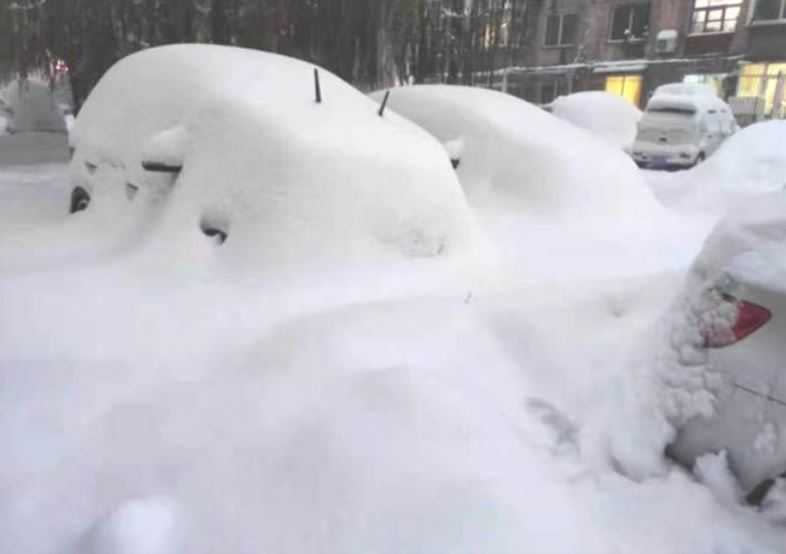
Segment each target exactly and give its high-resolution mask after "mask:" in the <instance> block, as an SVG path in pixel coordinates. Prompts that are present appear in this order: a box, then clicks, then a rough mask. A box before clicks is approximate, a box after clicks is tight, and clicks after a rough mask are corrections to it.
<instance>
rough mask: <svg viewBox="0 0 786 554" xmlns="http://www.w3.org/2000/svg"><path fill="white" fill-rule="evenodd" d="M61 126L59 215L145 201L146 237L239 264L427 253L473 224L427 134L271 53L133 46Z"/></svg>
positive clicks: (334, 80) (457, 240)
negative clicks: (64, 185)
mask: <svg viewBox="0 0 786 554" xmlns="http://www.w3.org/2000/svg"><path fill="white" fill-rule="evenodd" d="M130 90H133V94H131V93H129V92H128V91H130ZM70 135H71V136H70V143H71V146H72V148H73V149H74V151H73V158H72V161H71V168H70V169H71V175H72V181H73V192H72V197H71V211H83V210H85V208H87V210H86V213H85V214H80V218H84V217H90V212H96V211H97V212H102V211H103V212H107V211H108V212H111V213H113V214H117V215H119V214H120V213H121V212H122V211H123V210H130V209H136V208H133V207H134V206H140V205H145V206H147V205H150V206H152V207H151V210H152V209H153V208H156V209H158V210H159V211H160V214H159V215H157V216H156V218H155V220H156V221H155V229H156V232H155V233H154V235H155V237H157V238H156V240H158V239H159V238H161V239H163V240H170V241H173V240H174V241H185V242H183V248H181V251H188V250H201V249H203V245H204V244H211V243H213V242H218V243H220V244H221V245H222V248H221V249H220V254H219V253H216V254H215V255H217V256H221V257H225V258H226V257H232V258H233V259H234V260H238V261H240V260H246V261H251V260H257V261H258V260H260V259H264V260H266V261H272V260H274V259H275V260H284V259H286V260H307V259H311V258H316V257H325V256H332V255H333V254H337V255H348V256H354V255H360V254H361V253H363V252H366V253H367V252H369V251H373V252H375V253H378V254H383V255H385V254H393V255H396V254H403V255H405V256H437V255H441V254H448V253H451V252H455V251H456V250H457V249H459V248H460V247H461V246H462V245H464V244H467V243H468V242H469V241H470V239H471V236H472V235H473V233H474V229H475V227H474V225H473V221H474V219H473V217H472V214H471V212H470V210H469V207H468V205H467V203H466V199H465V197H464V195H463V193H462V191H461V187H460V184H459V183H458V181H457V179H456V176H455V174H454V172H453V170H452V168H451V166H450V162H449V160H448V157H447V156H446V155H445V152H444V149H443V148H442V147H441V145H440V144H439V143H438V142H437V141H436V140H434V139H433V137H431V136H430V135H429V134H428V133H426V132H424V131H423V130H422V129H420V128H419V127H417V126H416V125H413V124H412V123H410V122H409V121H406V120H405V119H403V118H401V117H399V116H397V115H396V114H394V113H392V112H390V111H388V112H387V113H385V112H384V111H382V112H381V113H380V109H379V106H378V104H377V103H375V102H373V101H372V100H371V99H369V98H368V97H366V96H365V95H363V94H362V93H360V92H359V91H357V90H356V89H354V88H353V87H351V86H350V85H349V84H347V83H346V82H344V81H342V80H341V79H339V78H338V77H336V76H335V75H332V74H331V73H329V72H328V71H324V70H320V69H318V68H315V67H314V66H313V65H311V64H308V63H305V62H302V61H299V60H295V59H292V58H288V57H285V56H280V55H276V54H270V53H264V52H259V51H253V50H246V49H241V48H232V47H219V46H210V45H172V46H165V47H160V48H152V49H148V50H145V51H142V52H139V53H136V54H134V55H131V56H129V57H127V58H124V59H123V60H121V61H120V62H118V63H117V64H116V65H115V66H114V67H113V68H111V69H110V70H109V71H108V72H107V73H106V75H105V76H104V77H103V78H102V79H101V81H100V82H99V83H98V85H97V86H96V87H95V89H94V90H93V91H92V92H91V94H90V96H89V98H88V99H87V100H86V102H85V104H84V105H83V106H82V109H81V111H80V112H79V115H78V118H77V120H76V122H75V125H74V128H73V130H72V132H71V134H70ZM102 232H105V230H104V231H102ZM204 235H207V236H208V238H209V239H210V240H208V241H207V242H206V241H205V236H204ZM200 245H202V246H200Z"/></svg>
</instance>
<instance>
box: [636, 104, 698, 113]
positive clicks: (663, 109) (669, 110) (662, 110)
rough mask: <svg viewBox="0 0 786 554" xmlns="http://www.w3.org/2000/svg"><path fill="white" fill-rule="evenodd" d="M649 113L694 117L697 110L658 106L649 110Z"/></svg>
mask: <svg viewBox="0 0 786 554" xmlns="http://www.w3.org/2000/svg"><path fill="white" fill-rule="evenodd" d="M647 111H648V112H649V113H668V114H675V115H693V114H695V113H696V110H694V109H693V108H677V107H672V106H657V107H655V108H647Z"/></svg>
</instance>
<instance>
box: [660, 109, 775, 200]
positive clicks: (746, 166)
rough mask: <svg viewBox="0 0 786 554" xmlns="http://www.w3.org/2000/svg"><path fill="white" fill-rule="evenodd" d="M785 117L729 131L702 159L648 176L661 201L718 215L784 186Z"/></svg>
mask: <svg viewBox="0 0 786 554" xmlns="http://www.w3.org/2000/svg"><path fill="white" fill-rule="evenodd" d="M784 142H786V121H767V122H762V123H755V124H753V125H751V126H749V127H746V128H745V129H743V130H741V131H739V132H738V133H735V134H734V135H732V136H731V137H729V138H728V139H726V141H725V142H724V143H723V144H722V145H721V147H720V148H719V149H718V151H717V152H715V153H714V154H713V155H712V156H710V157H709V158H708V159H707V161H705V162H704V163H701V164H699V165H698V166H696V167H694V168H693V169H690V170H688V171H683V172H680V173H675V174H671V175H657V176H655V175H653V176H652V178H651V182H652V186H653V189H654V191H655V192H656V194H657V195H658V196H659V197H660V198H661V199H662V200H663V202H664V203H666V204H668V205H671V206H674V207H676V208H679V209H682V210H687V211H705V212H710V213H717V214H722V213H724V212H725V211H727V210H731V211H733V210H736V209H737V205H738V204H739V203H740V202H742V201H745V200H746V199H748V198H750V197H752V196H756V195H760V194H763V193H767V192H773V191H782V190H783V189H784V188H786V151H784V148H783V144H784Z"/></svg>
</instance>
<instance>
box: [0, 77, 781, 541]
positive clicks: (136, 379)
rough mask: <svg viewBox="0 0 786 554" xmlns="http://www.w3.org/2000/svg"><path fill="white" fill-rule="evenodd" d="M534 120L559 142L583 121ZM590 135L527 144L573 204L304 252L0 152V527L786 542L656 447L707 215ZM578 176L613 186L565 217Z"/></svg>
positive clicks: (67, 537)
mask: <svg viewBox="0 0 786 554" xmlns="http://www.w3.org/2000/svg"><path fill="white" fill-rule="evenodd" d="M325 83H330V79H328V78H325V81H324V82H323V86H324V84H325ZM330 89H331V87H330V86H327V87H324V88H323V91H324V92H327V91H329V90H330ZM395 92H396V91H394V95H395ZM328 97H329V96H328V95H327V94H326V95H325V98H326V102H327V98H328ZM391 100H393V97H391ZM353 105H354V104H353ZM371 107H372V113H374V110H373V105H371ZM503 107H505V104H503ZM515 109H517V108H515ZM544 115H546V114H544ZM393 117H394V115H393V114H392V113H386V115H385V118H393ZM544 121H547V122H549V123H544V127H543V128H547V127H545V125H550V124H551V122H556V128H551V131H553V135H550V138H548V140H546V139H543V138H540V139H539V138H537V137H538V135H537V134H535V135H534V136H535V138H534V139H532V141H533V143H534V147H537V148H540V149H541V150H537V149H536V150H535V152H542V155H543V156H548V157H550V158H549V159H552V160H557V161H558V160H562V161H563V162H564V163H565V164H566V165H567V162H565V159H566V158H565V159H563V158H561V155H560V154H553V153H551V151H550V150H549V148H548V147H547V146H548V145H549V144H551V142H550V141H552V140H554V141H555V142H556V141H557V138H559V137H558V135H559V134H561V133H562V132H563V131H564V133H565V137H563V138H569V139H573V138H575V140H576V141H581V142H579V144H580V146H582V147H583V146H584V144H585V142H584V141H586V143H587V144H594V143H595V141H593V140H592V139H591V137H588V136H587V135H586V134H585V133H583V132H581V131H580V130H576V129H574V128H573V127H571V126H569V125H567V124H566V123H562V122H559V121H558V120H556V119H554V118H552V117H551V116H549V118H548V119H546V120H544ZM175 124H176V122H168V123H167V124H166V126H165V127H164V128H162V129H161V130H165V129H170V128H172V127H173V126H174V125H175ZM402 125H404V124H402ZM404 128H405V129H407V130H406V133H408V134H407V136H410V135H409V133H410V131H409V127H408V126H406V125H404ZM555 129H556V130H555ZM551 131H550V132H551ZM159 132H160V131H159ZM191 136H192V138H193V137H196V135H193V134H192V135H191ZM414 136H415V137H418V136H421V135H418V134H417V132H415V133H414ZM471 137H472V135H471V134H467V135H466V136H465V137H464V138H463V140H464V141H465V143H464V144H463V145H461V148H457V149H454V150H453V151H454V152H455V151H462V153H463V154H464V156H463V157H471V156H472V152H473V144H474V143H473V141H472V139H471ZM577 137H578V138H577ZM458 138H459V137H456V136H453V137H446V140H444V141H442V142H447V141H450V140H455V139H458ZM416 140H420V139H416ZM165 142H166V141H165ZM350 144H354V143H350ZM457 144H460V143H453V146H456V145H457ZM422 145H423V148H424V149H430V148H432V146H434V148H435V150H434V153H435V154H436V153H438V155H439V157H440V158H439V159H440V160H442V161H440V162H439V163H440V164H441V163H443V162H444V164H445V165H446V166H447V167H448V168H450V164H449V161H448V155H447V152H446V151H445V150H444V149H443V148H442V147H441V146H440V145H439V143H438V142H436V141H430V140H426V139H423V142H422ZM335 146H336V150H337V151H340V150H341V148H340V147H341V145H339V144H336V145H335ZM141 148H142V146H141V145H140V146H139V149H140V150H139V151H138V152H137V154H136V155H137V156H141V153H140V152H141ZM502 148H507V147H505V146H503V147H502ZM588 148H593V147H588ZM186 152H188V149H186ZM522 152H523V153H522V154H521V156H522V157H526V158H527V159H530V160H532V161H533V163H534V162H537V159H538V158H537V156H536V155H535V154H534V153H532V152H529V151H527V150H523V151H522ZM594 152H595V153H596V154H597V155H598V160H597V164H596V165H599V166H603V165H606V166H608V169H607V170H604V171H600V172H590V171H587V172H586V175H585V179H586V180H585V181H576V180H575V179H574V176H575V175H576V174H577V173H576V172H577V169H575V168H574V167H572V166H568V169H565V168H560V169H559V170H555V171H553V172H552V173H548V174H547V173H546V169H547V168H546V167H545V162H544V164H543V166H542V167H540V168H535V169H536V170H537V171H541V172H542V175H543V176H544V179H547V182H548V183H549V184H550V185H552V186H553V187H554V188H556V189H558V191H559V196H560V199H561V200H562V202H559V203H551V202H541V203H540V204H539V205H536V206H533V207H531V208H530V209H524V208H522V206H521V205H517V206H516V207H515V209H487V206H486V207H484V206H483V205H482V204H480V205H476V206H477V207H476V209H477V210H478V212H479V217H478V224H477V225H478V226H479V227H480V228H481V232H482V233H483V234H485V235H487V236H488V237H489V241H488V242H481V244H480V246H479V248H481V247H482V248H484V249H489V250H491V249H492V245H493V252H494V255H481V256H476V257H472V258H470V259H469V260H468V261H464V262H462V263H461V264H453V263H445V262H446V260H442V259H436V258H435V259H432V258H428V259H417V260H413V259H410V258H406V257H405V258H401V257H383V258H380V257H378V256H376V255H369V256H367V257H365V258H362V259H360V258H358V259H355V261H354V262H353V263H352V264H340V265H337V264H335V263H332V262H331V263H327V262H325V261H324V260H323V261H321V262H319V263H316V262H315V263H314V264H312V266H311V268H310V270H308V271H304V270H293V269H292V268H291V267H289V266H288V265H286V264H283V263H279V264H273V263H271V264H266V265H263V266H254V271H247V270H244V271H233V270H232V269H233V268H231V267H227V268H224V270H222V271H220V272H216V271H215V270H214V269H215V267H214V265H213V264H211V263H205V264H204V265H199V264H198V263H195V262H196V261H198V260H194V259H192V258H189V259H188V260H187V261H188V263H181V260H182V253H181V251H180V250H181V249H182V248H183V246H184V243H183V242H182V241H176V240H170V241H164V240H163V237H168V236H169V235H168V234H167V233H159V235H160V236H161V237H162V240H161V241H160V242H159V241H158V240H157V239H156V240H155V243H156V244H155V247H152V246H148V247H147V248H139V247H134V248H132V249H129V248H125V247H122V246H118V245H117V240H116V239H117V236H116V235H117V234H118V233H117V232H116V231H117V227H122V226H123V225H127V226H128V228H129V229H130V228H132V227H134V226H135V225H138V224H139V220H140V219H141V220H143V219H144V217H143V216H141V215H140V217H139V218H137V217H136V215H139V214H135V213H134V212H135V210H139V211H142V207H141V206H137V205H135V204H131V206H132V207H131V208H130V210H129V209H128V204H127V201H126V200H124V199H120V200H118V199H116V198H114V197H111V198H108V199H105V200H103V201H104V202H105V203H106V204H105V206H106V207H107V208H108V203H109V202H114V201H118V202H120V201H121V200H122V202H126V203H122V204H120V205H121V206H124V208H123V210H127V211H130V212H131V213H130V214H127V215H122V214H123V213H125V212H124V211H122V210H116V211H113V210H110V209H102V210H96V211H95V212H94V214H93V215H89V214H88V213H85V214H81V215H76V216H72V217H65V215H64V214H63V213H62V212H58V211H57V210H54V209H53V207H54V206H55V204H56V201H55V200H56V199H59V198H62V197H63V196H64V195H65V193H66V192H67V191H68V181H67V178H66V169H65V166H64V165H45V166H35V167H27V168H20V167H0V187H1V188H0V192H2V193H3V194H4V197H5V198H7V199H13V202H12V203H10V202H1V203H0V221H4V222H5V221H13V224H9V225H8V232H4V233H3V235H2V240H1V241H0V305H2V307H3V309H2V310H0V330H2V332H0V379H2V385H3V386H2V387H0V444H2V445H3V456H2V457H0V490H1V491H2V494H0V552H24V553H26V554H27V553H29V554H39V553H40V554H44V553H46V554H49V553H67V554H77V553H80V554H82V553H84V552H88V553H90V554H98V553H101V554H131V553H133V554H181V553H182V552H189V553H193V554H200V553H208V552H233V553H234V552H238V553H240V552H243V553H245V552H248V553H251V552H278V553H289V552H291V553H298V554H308V553H312V552H313V553H316V552H336V553H338V552H342V553H343V552H379V553H391V554H392V553H401V552H422V553H444V552H452V553H461V552H466V553H470V552H473V553H474V552H486V553H493V554H496V553H505V552H511V553H513V552H516V553H519V552H522V551H526V552H533V553H538V554H539V553H546V554H551V553H555V554H556V553H560V554H561V553H564V554H575V553H577V552H581V553H587V554H611V553H620V554H622V553H627V552H640V553H644V554H682V553H684V552H691V553H697V554H717V553H719V552H724V553H725V552H729V553H731V552H746V553H750V554H775V553H782V552H786V546H785V545H786V531H784V528H783V527H782V523H781V522H782V518H778V517H775V516H774V514H775V512H776V510H775V508H773V510H772V511H771V513H772V514H773V517H769V518H768V517H763V514H759V513H756V512H755V511H753V510H751V509H748V508H745V507H743V506H742V505H741V504H740V503H739V502H736V501H735V498H734V495H729V494H727V493H728V492H729V491H732V490H733V486H732V484H731V483H730V476H729V475H728V474H727V473H726V472H725V471H724V465H723V461H722V460H721V459H708V461H707V462H706V463H705V464H703V470H702V472H701V473H700V476H701V479H702V480H703V482H701V481H699V480H697V479H695V478H694V477H693V476H691V475H690V474H688V473H687V472H685V471H683V470H681V469H679V468H676V467H674V466H672V465H671V464H669V463H668V462H667V461H666V460H665V459H664V458H663V455H662V452H663V447H664V446H665V444H666V442H667V441H668V440H669V439H670V437H671V436H673V432H674V428H673V422H674V421H675V419H674V417H673V416H674V414H673V413H672V412H670V411H669V410H668V405H667V402H666V400H667V399H668V398H670V396H669V393H670V392H673V393H674V395H676V394H680V395H681V396H680V398H682V399H683V400H685V402H686V406H687V405H688V401H689V398H688V397H689V396H690V392H691V390H692V389H691V388H690V387H691V383H690V379H691V378H692V377H695V376H693V375H690V374H688V375H677V376H674V377H675V380H672V381H667V380H665V379H664V374H663V373H659V370H660V369H661V368H660V367H659V366H658V367H653V362H652V360H653V357H654V356H655V355H656V354H657V353H659V352H660V347H661V343H660V338H659V337H657V336H656V335H655V333H657V328H658V323H657V322H658V320H659V318H660V317H661V315H662V313H663V311H664V309H665V308H666V307H667V306H668V305H669V303H670V302H671V300H672V299H673V297H674V296H675V295H676V294H677V292H678V291H679V290H680V289H681V287H682V284H683V278H684V272H685V270H686V268H687V266H688V264H689V263H690V261H691V260H692V259H693V257H694V256H695V254H696V251H697V250H698V248H699V247H700V244H701V241H702V240H703V238H704V236H705V235H706V233H707V230H708V220H707V219H706V218H691V219H688V218H686V217H682V218H677V217H667V216H666V215H665V214H664V213H662V211H661V210H659V209H657V206H655V207H654V208H653V207H652V206H651V205H650V202H651V198H650V197H648V196H647V195H646V194H643V193H642V192H641V191H640V190H639V189H638V188H637V186H638V185H640V184H641V181H640V178H639V180H638V181H631V182H630V183H629V184H630V185H631V186H632V188H631V190H632V191H633V192H630V191H629V192H627V193H626V192H625V189H623V188H621V187H622V186H623V185H622V183H621V182H618V181H615V183H616V184H612V185H610V184H609V183H608V182H606V181H603V180H599V181H597V182H593V181H591V180H592V179H605V178H606V177H608V175H609V174H610V173H612V170H613V167H614V166H617V170H618V174H619V175H621V176H627V175H629V169H630V164H629V161H628V160H626V159H625V158H624V156H623V155H622V154H621V153H619V152H618V151H616V150H615V149H614V148H612V147H606V146H604V145H602V146H601V147H597V149H596V150H594ZM222 155H223V154H222ZM399 155H400V154H399ZM187 156H188V155H186V157H185V161H186V163H187V160H188V157H187ZM601 158H602V159H601ZM429 159H430V160H433V159H436V158H433V157H430V158H429ZM603 160H605V162H604V161H603ZM462 163H463V159H462ZM363 167H364V166H363V164H362V163H361V170H362V169H363ZM109 170H111V168H104V169H101V168H100V167H99V168H96V172H97V173H98V172H101V171H109ZM439 171H441V169H440V170H439ZM23 175H26V177H25V180H24V181H20V176H23ZM366 177H368V175H366ZM368 178H370V177H368ZM565 178H570V180H568V181H564V180H562V179H565ZM625 178H627V177H625ZM621 180H623V181H624V179H621ZM103 182H105V183H106V182H110V181H103ZM120 182H121V183H122V181H120ZM576 183H578V184H576ZM184 184H185V182H184ZM574 184H575V186H572V185H574ZM368 185H369V187H373V188H376V185H375V184H374V183H369V184H368ZM592 185H594V186H596V187H597V189H598V190H599V194H602V195H610V194H611V191H609V190H607V189H614V190H616V191H617V192H618V193H619V194H620V195H622V196H625V200H622V201H620V203H619V205H613V206H612V207H611V209H604V210H603V211H602V212H601V213H600V214H598V216H597V217H590V216H591V215H592V214H591V213H590V211H591V210H592V209H598V210H600V209H601V205H600V203H597V204H595V203H593V204H592V206H590V207H587V208H586V209H585V212H584V215H585V216H586V218H585V219H580V218H578V219H577V218H566V217H565V211H563V209H562V208H564V206H566V205H567V206H569V208H568V209H567V210H566V211H567V212H568V213H572V214H578V213H580V212H581V209H580V206H579V200H587V198H588V197H587V189H588V188H590V187H591V186H592ZM32 188H34V189H35V190H36V191H38V193H37V194H34V193H33V192H32V191H31V190H30V189H32ZM571 194H574V195H575V196H576V197H577V198H573V199H570V198H568V197H569V196H570V195H571ZM626 194H629V195H630V196H626ZM109 196H111V195H109ZM426 200H428V197H426ZM312 201H313V202H316V203H319V202H322V201H323V197H321V196H320V197H315V198H313V200H312ZM623 206H628V208H630V209H631V210H633V211H634V214H633V215H634V216H638V217H639V218H640V221H639V222H638V226H636V225H635V221H633V219H635V217H632V218H627V217H624V216H622V215H620V216H619V217H612V216H613V214H618V211H619V210H622V208H623ZM601 215H602V216H603V217H601ZM12 216H13V218H14V219H10V218H11V217H12ZM145 217H155V215H154V216H145ZM126 219H128V221H126ZM664 223H666V224H664ZM130 234H133V233H130ZM154 236H156V235H154ZM152 240H153V239H151V241H152ZM109 243H112V244H114V247H111V248H110V247H108V246H107V245H108V244H109ZM228 244H229V242H227V245H228ZM205 248H213V247H212V245H206V246H205ZM149 250H155V251H157V252H158V254H159V255H161V259H162V260H163V259H168V260H169V263H168V264H163V263H161V261H160V260H159V259H158V258H156V257H155V256H149V255H147V254H148V251H149ZM208 251H210V250H208ZM163 254H166V256H168V258H167V257H165V256H163ZM205 260H208V262H209V261H210V257H209V256H206V257H205ZM10 262H13V263H10ZM680 379H682V381H679V380H680ZM669 384H671V385H673V387H672V388H671V389H669V388H668V385H669ZM702 386H703V382H702ZM703 400H704V397H700V396H699V397H697V398H696V399H695V402H694V403H693V404H692V406H693V407H694V408H696V407H698V406H700V405H701V402H702V401H703ZM771 500H772V503H773V506H774V505H775V504H776V500H777V498H776V496H773V498H772V499H771Z"/></svg>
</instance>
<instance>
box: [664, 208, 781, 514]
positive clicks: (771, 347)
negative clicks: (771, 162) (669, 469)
mask: <svg viewBox="0 0 786 554" xmlns="http://www.w3.org/2000/svg"><path fill="white" fill-rule="evenodd" d="M785 245H786V195H784V194H783V193H781V192H777V193H771V194H767V195H763V196H760V197H758V198H756V199H754V200H753V201H750V202H747V203H742V204H740V205H739V206H738V208H737V210H735V213H734V215H731V216H728V217H727V218H726V219H725V220H722V221H721V223H720V224H719V225H718V226H717V227H716V228H715V230H714V231H713V232H712V234H711V235H710V237H709V238H708V239H707V241H706V243H705V245H704V248H703V250H702V252H701V253H700V255H699V256H698V258H697V260H696V262H695V263H694V264H693V266H692V268H691V271H690V274H689V278H688V280H687V284H686V290H685V293H684V295H683V296H682V299H681V301H680V302H679V303H678V304H679V305H678V306H676V308H675V309H676V313H675V317H674V318H672V319H671V321H672V324H671V327H672V328H671V330H670V333H669V336H670V342H671V348H674V349H675V352H678V356H677V357H678V358H679V362H680V364H681V365H680V368H679V371H678V374H677V378H679V379H683V378H684V381H685V382H691V383H693V384H692V385H691V387H696V388H702V387H706V388H707V390H708V391H710V392H711V393H712V396H713V398H714V400H713V409H712V410H710V412H711V413H704V414H703V415H697V416H695V417H692V418H690V419H688V420H687V422H686V423H685V424H684V425H683V426H682V427H681V429H679V432H678V436H677V438H676V441H675V442H674V443H673V444H672V445H671V446H670V448H669V452H670V454H671V455H672V457H674V458H676V459H677V460H678V461H680V462H682V463H684V464H686V465H689V466H690V465H693V464H694V462H695V461H696V459H697V458H699V457H700V456H702V455H704V454H707V453H711V452H720V451H724V450H725V451H726V453H727V457H728V463H729V466H730V469H731V470H732V472H733V473H734V474H735V475H736V477H737V478H738V480H739V483H740V484H741V486H742V489H743V491H744V492H746V493H750V492H751V491H753V495H749V498H750V499H751V500H761V497H762V495H763V491H764V490H766V487H767V485H768V484H771V482H772V481H771V480H772V479H773V478H776V477H778V476H780V475H782V474H784V472H786V341H784V337H786V246H785ZM757 489H758V490H757Z"/></svg>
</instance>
